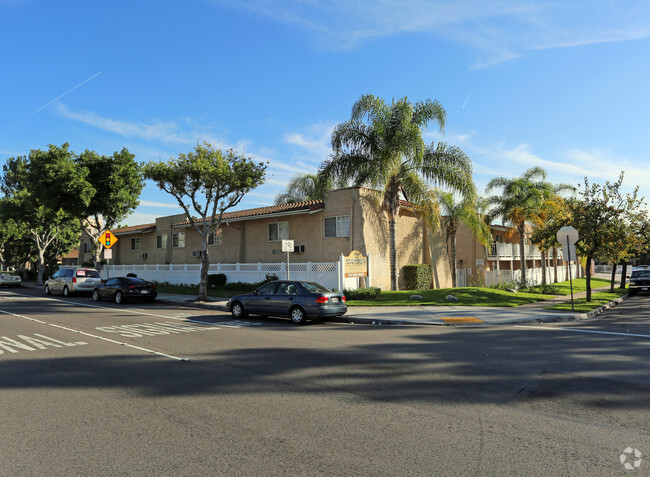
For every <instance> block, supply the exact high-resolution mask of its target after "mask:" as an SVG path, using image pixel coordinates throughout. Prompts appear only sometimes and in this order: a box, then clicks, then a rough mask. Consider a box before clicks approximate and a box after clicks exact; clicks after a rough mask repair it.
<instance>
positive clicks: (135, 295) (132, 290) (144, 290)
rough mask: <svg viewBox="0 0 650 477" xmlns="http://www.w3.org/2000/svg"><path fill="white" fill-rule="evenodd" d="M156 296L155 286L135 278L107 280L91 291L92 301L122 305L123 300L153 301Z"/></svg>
mask: <svg viewBox="0 0 650 477" xmlns="http://www.w3.org/2000/svg"><path fill="white" fill-rule="evenodd" d="M157 295H158V290H156V285H154V284H153V283H151V282H147V281H145V280H142V279H141V278H135V277H115V278H109V279H108V280H106V281H105V282H104V283H102V284H101V285H99V286H96V287H95V289H94V290H93V300H95V301H99V300H102V299H109V300H115V303H118V304H119V303H123V302H124V301H125V300H145V301H154V299H155V298H156V296H157Z"/></svg>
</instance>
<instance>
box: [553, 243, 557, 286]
mask: <svg viewBox="0 0 650 477" xmlns="http://www.w3.org/2000/svg"><path fill="white" fill-rule="evenodd" d="M553 268H554V269H555V278H554V279H553V283H557V247H553Z"/></svg>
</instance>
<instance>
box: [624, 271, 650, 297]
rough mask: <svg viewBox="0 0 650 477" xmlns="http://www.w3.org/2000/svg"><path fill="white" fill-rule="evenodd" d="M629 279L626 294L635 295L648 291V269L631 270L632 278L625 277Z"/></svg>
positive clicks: (649, 284) (649, 277) (649, 276)
mask: <svg viewBox="0 0 650 477" xmlns="http://www.w3.org/2000/svg"><path fill="white" fill-rule="evenodd" d="M627 278H629V279H630V284H629V286H628V293H629V294H630V295H636V294H637V293H639V292H642V291H643V292H646V291H650V270H649V269H636V270H632V276H630V277H627Z"/></svg>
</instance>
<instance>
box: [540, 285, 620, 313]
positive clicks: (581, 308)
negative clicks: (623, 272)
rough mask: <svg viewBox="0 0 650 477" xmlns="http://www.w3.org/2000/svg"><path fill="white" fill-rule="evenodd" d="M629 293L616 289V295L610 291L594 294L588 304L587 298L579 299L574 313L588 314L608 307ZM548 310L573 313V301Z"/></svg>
mask: <svg viewBox="0 0 650 477" xmlns="http://www.w3.org/2000/svg"><path fill="white" fill-rule="evenodd" d="M626 293H627V290H621V289H620V288H615V289H614V293H610V292H609V291H607V292H600V293H593V294H592V295H591V301H590V302H587V299H586V298H578V299H576V300H574V302H573V311H575V312H578V313H587V312H589V311H591V310H595V309H596V308H600V307H601V306H603V305H606V304H607V303H609V302H610V301H614V300H616V299H617V298H620V297H621V296H623V295H625V294H626ZM546 309H547V310H562V311H572V310H571V299H569V300H568V301H565V302H564V303H560V304H557V305H553V306H549V307H547V308H546Z"/></svg>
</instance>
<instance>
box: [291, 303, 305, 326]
mask: <svg viewBox="0 0 650 477" xmlns="http://www.w3.org/2000/svg"><path fill="white" fill-rule="evenodd" d="M289 318H291V321H292V322H293V324H295V325H302V324H304V323H305V321H307V316H306V315H305V310H303V309H302V308H300V307H299V306H296V307H294V308H292V309H291V311H290V312H289Z"/></svg>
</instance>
